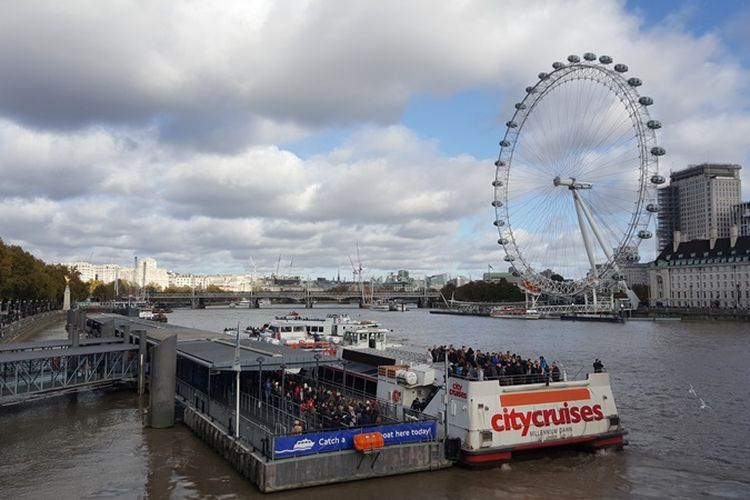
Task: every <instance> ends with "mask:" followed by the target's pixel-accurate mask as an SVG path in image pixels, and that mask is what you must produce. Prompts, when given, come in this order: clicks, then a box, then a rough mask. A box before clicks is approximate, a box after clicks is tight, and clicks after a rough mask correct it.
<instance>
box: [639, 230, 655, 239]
mask: <svg viewBox="0 0 750 500" xmlns="http://www.w3.org/2000/svg"><path fill="white" fill-rule="evenodd" d="M652 236H653V234H651V231H648V230H646V229H641V230H640V231H638V237H639V238H640V239H642V240H648V239H650V238H651V237H652Z"/></svg>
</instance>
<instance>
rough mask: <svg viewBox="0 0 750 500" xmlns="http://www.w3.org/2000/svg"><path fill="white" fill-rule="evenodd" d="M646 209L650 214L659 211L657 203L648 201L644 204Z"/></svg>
mask: <svg viewBox="0 0 750 500" xmlns="http://www.w3.org/2000/svg"><path fill="white" fill-rule="evenodd" d="M646 210H648V211H649V212H651V213H652V214H655V213H656V212H658V211H659V205H657V204H656V203H649V204H648V205H646Z"/></svg>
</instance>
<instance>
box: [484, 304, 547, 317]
mask: <svg viewBox="0 0 750 500" xmlns="http://www.w3.org/2000/svg"><path fill="white" fill-rule="evenodd" d="M490 316H492V317H493V318H503V319H539V318H541V317H542V316H541V314H539V311H537V310H536V309H526V308H525V307H493V308H492V309H491V310H490Z"/></svg>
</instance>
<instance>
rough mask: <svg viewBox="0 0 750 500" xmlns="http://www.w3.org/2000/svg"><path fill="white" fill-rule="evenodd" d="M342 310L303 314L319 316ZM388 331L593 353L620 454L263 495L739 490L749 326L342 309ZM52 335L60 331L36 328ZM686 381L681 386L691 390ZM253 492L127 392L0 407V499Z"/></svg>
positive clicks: (219, 320)
mask: <svg viewBox="0 0 750 500" xmlns="http://www.w3.org/2000/svg"><path fill="white" fill-rule="evenodd" d="M287 311H288V309H276V308H274V309H260V310H240V309H228V308H227V309H206V310H195V311H193V310H176V311H175V312H174V313H172V314H170V315H169V321H170V322H171V323H173V324H177V325H183V326H192V327H196V328H202V329H206V330H213V331H222V330H223V329H224V328H225V327H234V326H236V325H237V323H238V322H239V323H240V325H241V327H243V328H244V327H245V326H247V325H261V324H262V323H264V322H266V321H268V320H269V319H271V318H272V317H273V316H274V315H278V314H284V313H285V312H287ZM340 311H342V309H326V308H319V309H315V310H313V311H304V312H303V314H307V315H309V316H318V317H319V316H323V315H325V314H326V313H330V312H340ZM345 312H349V313H350V314H351V315H352V316H353V317H357V316H360V315H361V317H362V318H364V319H374V320H378V321H380V322H381V323H382V324H383V326H385V327H387V328H390V329H392V330H393V333H392V339H393V340H397V341H398V340H404V341H407V342H409V343H412V344H418V345H424V346H430V345H432V344H437V343H453V344H455V345H458V346H460V345H466V346H473V347H474V348H475V349H476V348H480V349H482V350H485V349H487V350H503V351H505V350H511V351H514V352H517V353H519V354H522V355H525V356H528V357H532V356H533V357H538V356H539V355H544V356H545V358H547V359H548V360H557V361H559V362H561V363H563V365H564V366H565V368H566V370H567V372H568V374H569V375H573V374H575V373H576V372H578V371H579V370H581V369H583V370H588V369H590V366H591V362H592V361H593V360H594V358H595V357H599V358H601V359H602V361H603V362H604V364H605V366H606V368H607V370H608V371H609V372H610V374H611V377H612V386H613V391H614V394H615V400H616V402H617V406H618V409H619V413H620V416H621V419H622V423H623V425H624V426H625V427H626V428H627V429H628V430H629V431H630V435H629V436H628V439H629V442H630V444H629V446H627V447H626V448H625V451H623V452H606V453H600V454H590V453H582V452H564V453H557V454H555V456H554V457H549V456H543V457H541V458H537V459H534V460H525V461H519V462H514V463H513V464H512V465H510V466H504V467H503V468H498V469H491V470H484V471H467V470H463V469H460V468H457V467H454V468H451V469H448V470H444V471H439V472H431V473H420V474H409V475H404V476H396V477H391V478H382V479H377V480H369V481H360V482H353V483H346V484H339V485H333V486H323V487H316V488H312V489H305V490H299V491H294V492H284V493H278V494H273V498H278V499H309V498H319V497H321V498H322V497H325V498H327V499H331V500H334V499H347V500H350V499H352V498H354V497H356V498H357V499H358V500H361V499H365V498H386V497H394V498H398V497H400V498H403V497H406V496H408V495H415V494H416V495H419V496H424V497H425V498H430V499H451V500H453V499H459V498H461V499H473V498H481V499H488V498H495V497H506V496H510V497H523V498H552V497H556V498H561V497H562V498H570V497H576V498H581V497H584V498H591V497H599V498H601V497H605V498H622V497H654V498H661V497H665V496H670V497H677V496H680V497H697V496H719V497H732V498H750V473H749V471H750V452H749V451H748V449H747V447H748V441H749V440H750V377H749V376H748V370H747V363H748V361H749V360H750V342H749V341H750V325H748V324H747V323H744V324H743V323H730V322H727V323H711V322H686V321H684V322H637V321H631V322H628V323H627V324H625V325H620V324H607V323H573V322H562V321H551V320H550V321H545V320H541V321H520V320H499V319H492V318H482V317H458V316H444V315H433V314H428V312H427V311H426V310H411V311H408V312H405V313H397V312H378V311H361V310H359V309H346V310H345ZM61 336H64V331H63V330H62V329H59V328H58V329H53V330H51V331H49V332H45V333H44V334H42V335H41V336H40V337H39V338H40V339H41V338H55V337H61ZM691 388H692V391H691ZM260 496H262V494H261V493H259V492H258V491H257V489H256V488H255V487H254V486H253V485H252V484H251V483H249V482H248V481H246V480H245V479H243V478H242V477H240V476H239V475H238V474H237V473H235V472H234V470H233V469H232V468H231V467H230V466H229V465H227V464H226V463H225V462H224V461H223V460H222V459H221V458H220V457H219V456H218V455H217V454H215V453H214V452H213V451H211V450H210V449H208V448H207V447H206V446H205V445H204V444H203V443H202V442H201V441H199V440H198V439H197V438H195V437H194V436H193V435H192V434H191V433H190V431H189V430H188V429H187V428H186V427H184V426H182V425H177V426H175V427H174V428H173V429H167V430H151V429H146V428H144V427H143V425H142V411H141V403H140V402H139V400H138V397H137V396H135V395H134V394H132V393H130V392H110V393H101V392H99V393H86V394H79V395H77V396H71V397H66V398H60V399H55V400H51V401H47V402H44V403H36V404H34V405H28V406H25V407H21V408H15V409H11V410H7V409H6V410H2V411H0V498H14V499H15V498H34V499H37V498H251V497H252V498H257V497H260Z"/></svg>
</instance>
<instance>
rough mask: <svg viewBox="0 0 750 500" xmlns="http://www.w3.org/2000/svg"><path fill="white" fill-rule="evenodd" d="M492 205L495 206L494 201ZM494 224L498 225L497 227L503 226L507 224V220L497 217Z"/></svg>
mask: <svg viewBox="0 0 750 500" xmlns="http://www.w3.org/2000/svg"><path fill="white" fill-rule="evenodd" d="M492 206H493V207H494V206H495V204H494V202H493V203H492ZM495 208H497V207H495ZM493 224H494V225H495V226H497V227H503V226H504V225H505V221H504V220H502V219H497V220H496V221H495V222H493Z"/></svg>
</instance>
